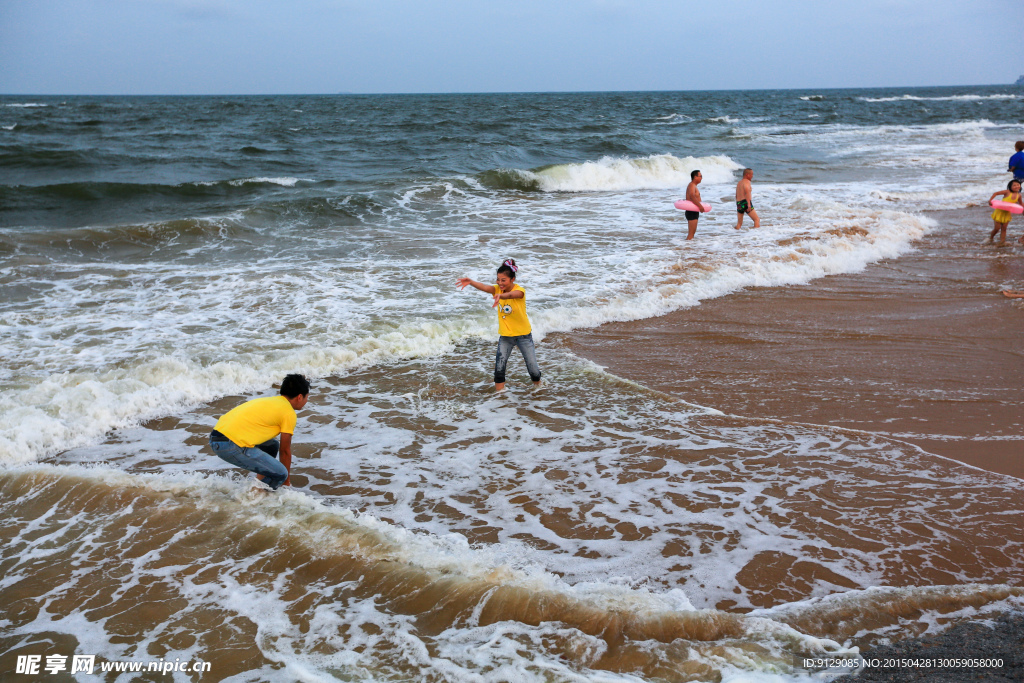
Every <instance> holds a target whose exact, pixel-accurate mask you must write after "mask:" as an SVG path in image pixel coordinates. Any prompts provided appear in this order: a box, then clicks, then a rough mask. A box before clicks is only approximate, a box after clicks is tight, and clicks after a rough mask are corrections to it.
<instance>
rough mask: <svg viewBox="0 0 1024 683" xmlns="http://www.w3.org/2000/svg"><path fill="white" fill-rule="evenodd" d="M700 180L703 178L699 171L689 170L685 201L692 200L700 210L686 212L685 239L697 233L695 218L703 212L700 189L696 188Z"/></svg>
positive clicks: (689, 238)
mask: <svg viewBox="0 0 1024 683" xmlns="http://www.w3.org/2000/svg"><path fill="white" fill-rule="evenodd" d="M702 180H704V176H703V175H701V173H700V171H691V172H690V184H689V185H687V186H686V201H688V202H692V203H693V205H694V206H696V207H697V208H698V209H700V211H687V212H686V225H687V227H688V228H689V229H688V230H687V233H686V239H688V240H692V239H693V236H694V235H696V234H697V219H698V218H700V215H701V214H702V213H704V205H703V204H701V203H700V190H698V189H697V186H698V185H700V181H702Z"/></svg>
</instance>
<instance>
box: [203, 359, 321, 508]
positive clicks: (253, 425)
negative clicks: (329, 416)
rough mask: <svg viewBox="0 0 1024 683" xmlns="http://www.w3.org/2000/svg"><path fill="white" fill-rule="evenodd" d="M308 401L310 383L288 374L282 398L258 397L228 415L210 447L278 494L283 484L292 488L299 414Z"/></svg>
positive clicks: (211, 437)
mask: <svg viewBox="0 0 1024 683" xmlns="http://www.w3.org/2000/svg"><path fill="white" fill-rule="evenodd" d="M308 400H309V381H308V380H307V379H306V378H305V377H303V376H302V375H288V376H287V377H285V378H284V381H283V382H281V395H280V396H266V397H264V398H254V399H253V400H251V401H246V402H245V403H243V404H242V405H240V406H237V407H235V408H232V409H231V410H229V411H228V412H227V413H225V414H224V417H222V418H220V419H219V420H218V421H217V425H216V426H215V427H214V428H213V431H212V432H210V448H212V449H213V452H214V453H216V454H217V457H219V458H220V459H221V460H223V461H225V462H229V463H231V464H232V465H235V466H237V467H241V468H242V469H246V470H249V471H250V472H255V473H256V475H257V476H258V477H259V478H260V479H262V480H263V483H264V484H266V485H267V486H269V487H270V488H272V489H274V490H275V491H276V490H277V489H278V487H280V486H281V484H287V485H289V486H290V485H291V480H290V477H289V476H288V475H289V473H290V472H291V469H292V434H294V433H295V422H296V415H295V411H296V410H301V409H302V408H303V407H305V405H306V402H307V401H308ZM278 436H280V437H281V439H280V442H279V441H278V439H277V437H278ZM279 450H280V458H281V459H280V460H278V451H279Z"/></svg>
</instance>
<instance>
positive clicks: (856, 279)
mask: <svg viewBox="0 0 1024 683" xmlns="http://www.w3.org/2000/svg"><path fill="white" fill-rule="evenodd" d="M982 213H983V211H982V210H980V209H978V208H974V209H958V210H951V211H937V212H931V213H929V214H928V216H929V217H931V218H933V219H935V220H936V221H938V222H939V227H938V228H936V229H935V230H934V231H932V233H930V234H929V235H928V236H926V237H925V238H924V239H923V240H922V241H921V243H920V244H919V245H918V251H916V252H915V253H912V254H909V255H906V256H903V257H902V258H899V259H893V260H887V261H883V262H880V263H877V264H874V265H871V266H869V267H868V268H867V269H866V270H865V271H864V272H862V273H856V274H852V275H836V276H828V277H825V278H822V279H819V280H816V281H814V282H812V283H810V284H808V285H803V286H792V287H784V288H783V287H779V288H755V289H749V290H746V291H743V292H739V293H736V294H733V295H731V296H728V297H724V298H721V299H716V300H714V301H708V302H704V303H703V304H702V305H700V306H697V307H695V308H692V309H688V310H683V311H678V312H675V313H673V314H670V315H667V316H664V317H660V318H654V319H647V320H640V321H635V322H626V323H612V324H607V325H603V326H601V327H599V328H596V329H594V330H586V331H578V332H574V333H572V334H570V335H553V336H552V337H551V338H550V340H551V341H550V343H554V344H557V345H565V346H567V347H568V348H570V349H571V350H572V351H574V352H575V353H578V354H579V355H581V356H584V357H586V358H588V359H591V360H593V361H594V362H596V363H598V364H599V365H602V366H604V367H605V368H607V369H608V371H610V372H612V373H614V374H617V375H620V376H622V377H626V378H629V379H632V380H635V381H638V382H640V383H642V384H644V385H646V386H648V387H651V388H653V389H657V390H659V391H663V392H666V393H669V394H672V395H675V396H678V397H680V398H682V399H684V400H686V401H689V402H692V403H697V404H700V405H704V406H710V407H713V408H717V409H719V410H722V411H724V412H726V413H729V414H738V415H745V416H757V417H770V418H777V419H781V420H786V421H794V422H806V423H814V424H821V425H834V426H837V427H845V428H853V429H860V430H866V431H870V432H874V433H878V434H883V435H890V436H892V437H894V438H898V439H901V440H904V441H906V442H909V443H912V444H915V445H917V446H919V447H921V448H923V449H924V450H926V451H928V452H930V453H934V454H937V455H942V456H945V457H949V458H953V459H955V460H958V461H960V462H963V463H966V464H968V465H972V466H975V467H979V468H982V469H986V470H989V471H992V472H997V473H1002V474H1008V475H1012V476H1015V477H1019V478H1024V416H1022V414H1021V405H1022V404H1024V362H1022V361H1024V349H1022V345H1021V337H1022V333H1024V305H1022V303H1021V301H1022V300H1010V299H1007V298H1005V297H1003V296H1002V295H1001V294H1000V290H1001V289H1005V288H1024V247H1020V246H1018V245H1014V246H1010V247H1005V248H996V247H994V246H990V245H984V244H982V242H983V240H984V238H985V237H986V236H987V234H988V233H987V228H986V227H985V226H986V225H987V224H986V223H985V220H984V219H985V216H983V215H982ZM1019 231H1020V225H1017V226H1016V230H1013V229H1011V238H1012V239H1016V237H1017V236H1018V234H1017V233H1019ZM737 239H738V240H741V239H742V233H737Z"/></svg>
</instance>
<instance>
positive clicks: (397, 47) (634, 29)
mask: <svg viewBox="0 0 1024 683" xmlns="http://www.w3.org/2000/svg"><path fill="white" fill-rule="evenodd" d="M1022 9H1024V7H1022V5H1021V2H1020V0H971V1H970V2H965V1H963V0H956V1H954V0H932V1H931V2H923V1H920V0H858V1H857V2H842V3H832V2H828V1H827V0H826V1H825V2H821V1H812V0H743V1H740V0H707V2H692V1H689V0H514V1H513V0H281V1H271V0H0V93H7V94H67V95H71V94H138V95H142V94H275V93H337V92H358V93H407V92H522V91H526V92H536V91H581V90H718V89H757V88H843V87H871V86H921V85H972V84H992V83H1012V82H1013V81H1014V80H1015V79H1016V78H1017V76H1019V75H1021V74H1022V73H1024V51H1022V49H1021V48H1022V47H1024V37H1022V36H1021V33H1020V22H1019V16H1020V12H1021V10H1022Z"/></svg>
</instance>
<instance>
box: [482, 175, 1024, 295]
mask: <svg viewBox="0 0 1024 683" xmlns="http://www.w3.org/2000/svg"><path fill="white" fill-rule="evenodd" d="M1014 183H1017V184H1018V185H1020V184H1021V182H1020V181H1019V180H1017V179H1016V178H1014V179H1013V180H1011V181H1010V182H1008V183H1006V189H1007V190H1010V192H1013V190H1012V189H1010V188H1012V187H1013V184H1014ZM498 272H499V273H500V272H501V270H498ZM513 277H515V276H513Z"/></svg>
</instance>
